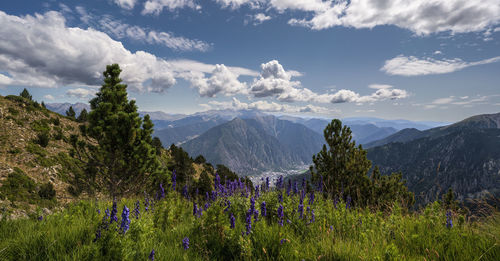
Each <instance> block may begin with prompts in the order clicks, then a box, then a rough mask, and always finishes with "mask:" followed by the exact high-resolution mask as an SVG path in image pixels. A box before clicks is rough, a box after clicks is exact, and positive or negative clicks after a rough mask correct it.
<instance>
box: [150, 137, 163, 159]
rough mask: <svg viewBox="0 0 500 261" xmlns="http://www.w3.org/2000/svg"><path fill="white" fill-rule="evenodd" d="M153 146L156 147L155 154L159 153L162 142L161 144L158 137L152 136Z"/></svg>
mask: <svg viewBox="0 0 500 261" xmlns="http://www.w3.org/2000/svg"><path fill="white" fill-rule="evenodd" d="M152 144H153V147H155V149H156V155H161V149H163V144H161V140H160V138H158V137H154V138H153V143H152Z"/></svg>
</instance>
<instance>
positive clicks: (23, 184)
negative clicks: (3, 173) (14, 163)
mask: <svg viewBox="0 0 500 261" xmlns="http://www.w3.org/2000/svg"><path fill="white" fill-rule="evenodd" d="M35 186H36V184H35V181H33V179H31V178H30V177H28V176H27V175H26V174H25V173H24V172H23V171H22V170H21V169H20V168H17V167H16V168H14V172H12V173H10V174H9V176H8V177H7V179H6V180H4V181H3V185H2V187H0V190H1V191H2V194H4V195H5V196H6V197H7V198H8V199H9V200H11V201H20V200H27V199H30V198H32V195H33V193H34V191H35Z"/></svg>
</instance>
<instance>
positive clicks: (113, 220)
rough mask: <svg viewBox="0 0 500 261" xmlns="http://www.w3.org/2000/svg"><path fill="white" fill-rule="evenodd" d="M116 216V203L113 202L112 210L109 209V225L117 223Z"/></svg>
mask: <svg viewBox="0 0 500 261" xmlns="http://www.w3.org/2000/svg"><path fill="white" fill-rule="evenodd" d="M116 214H118V209H116V201H113V208H112V209H111V217H110V220H109V223H110V224H111V223H113V222H118V218H117V217H116Z"/></svg>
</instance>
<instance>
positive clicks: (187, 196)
mask: <svg viewBox="0 0 500 261" xmlns="http://www.w3.org/2000/svg"><path fill="white" fill-rule="evenodd" d="M182 195H183V196H184V197H185V198H186V199H189V194H188V186H187V185H184V187H183V188H182Z"/></svg>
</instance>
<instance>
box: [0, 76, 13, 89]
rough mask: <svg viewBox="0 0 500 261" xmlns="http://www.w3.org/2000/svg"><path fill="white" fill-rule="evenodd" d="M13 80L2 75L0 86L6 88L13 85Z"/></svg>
mask: <svg viewBox="0 0 500 261" xmlns="http://www.w3.org/2000/svg"><path fill="white" fill-rule="evenodd" d="M12 82H13V81H12V78H10V77H8V76H7V75H4V74H1V73H0V86H5V85H9V84H11V83H12Z"/></svg>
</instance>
